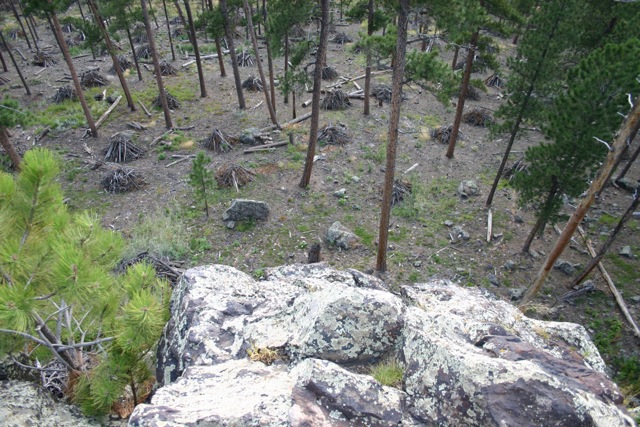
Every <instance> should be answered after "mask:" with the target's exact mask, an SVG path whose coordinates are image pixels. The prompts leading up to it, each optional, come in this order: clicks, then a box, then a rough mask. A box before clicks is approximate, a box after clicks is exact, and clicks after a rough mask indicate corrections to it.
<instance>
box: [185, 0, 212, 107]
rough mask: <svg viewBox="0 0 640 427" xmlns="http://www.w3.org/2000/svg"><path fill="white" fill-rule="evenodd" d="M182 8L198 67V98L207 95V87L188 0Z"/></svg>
mask: <svg viewBox="0 0 640 427" xmlns="http://www.w3.org/2000/svg"><path fill="white" fill-rule="evenodd" d="M184 10H185V11H186V12H187V19H188V20H189V33H190V34H191V41H192V45H193V53H194V54H195V55H196V66H197V67H198V79H199V80H200V98H206V97H207V88H206V87H205V85H204V72H203V71H202V61H201V60H200V50H199V49H198V40H197V39H196V27H195V25H194V24H193V16H192V15H191V6H190V5H189V0H184Z"/></svg>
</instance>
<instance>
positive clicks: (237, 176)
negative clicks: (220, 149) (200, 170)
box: [216, 163, 256, 190]
mask: <svg viewBox="0 0 640 427" xmlns="http://www.w3.org/2000/svg"><path fill="white" fill-rule="evenodd" d="M255 176H256V174H255V173H253V172H251V171H250V170H248V169H245V168H243V167H242V166H238V165H232V164H229V163H227V164H224V165H222V166H221V167H220V169H218V170H217V172H216V182H217V183H218V186H219V187H220V188H230V187H234V188H235V189H236V190H237V189H238V187H242V186H244V185H246V184H248V183H250V182H251V181H253V178H254V177H255Z"/></svg>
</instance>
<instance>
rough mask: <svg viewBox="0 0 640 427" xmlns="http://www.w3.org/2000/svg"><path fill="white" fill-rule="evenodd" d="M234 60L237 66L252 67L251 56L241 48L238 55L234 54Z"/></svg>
mask: <svg viewBox="0 0 640 427" xmlns="http://www.w3.org/2000/svg"><path fill="white" fill-rule="evenodd" d="M236 62H237V63H238V67H252V66H253V57H252V56H251V54H250V53H249V52H247V51H245V50H243V51H242V52H240V54H239V55H238V56H236Z"/></svg>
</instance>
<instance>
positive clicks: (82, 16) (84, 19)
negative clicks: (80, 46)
mask: <svg viewBox="0 0 640 427" xmlns="http://www.w3.org/2000/svg"><path fill="white" fill-rule="evenodd" d="M76 4H77V5H78V10H79V11H80V17H81V18H82V20H83V21H86V20H87V18H85V16H84V12H83V11H82V5H81V4H80V0H76Z"/></svg>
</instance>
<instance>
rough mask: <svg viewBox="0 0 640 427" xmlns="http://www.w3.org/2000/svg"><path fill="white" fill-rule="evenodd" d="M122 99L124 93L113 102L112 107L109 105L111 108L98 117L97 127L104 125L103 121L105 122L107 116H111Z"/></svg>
mask: <svg viewBox="0 0 640 427" xmlns="http://www.w3.org/2000/svg"><path fill="white" fill-rule="evenodd" d="M121 99H122V95H120V96H119V97H118V98H117V99H116V100H115V101H114V103H113V104H111V107H109V109H108V110H107V111H105V112H104V114H103V115H102V116H101V117H100V118H99V119H98V121H97V122H96V129H98V128H99V127H100V125H102V123H104V121H105V120H107V117H109V114H111V112H112V111H113V110H114V109H115V108H116V106H117V105H118V103H119V102H120V100H121Z"/></svg>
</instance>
